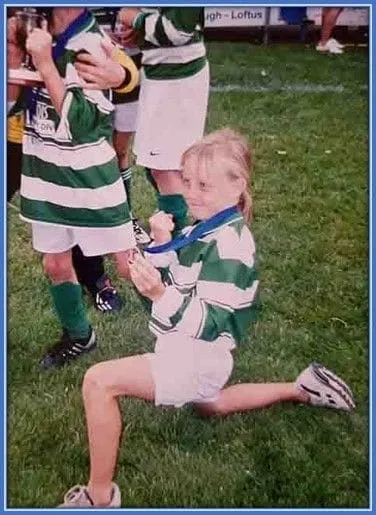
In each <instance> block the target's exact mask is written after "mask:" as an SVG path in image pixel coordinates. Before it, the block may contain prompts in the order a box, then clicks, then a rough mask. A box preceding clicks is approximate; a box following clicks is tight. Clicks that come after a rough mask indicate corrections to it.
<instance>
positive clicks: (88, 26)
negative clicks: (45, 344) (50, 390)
mask: <svg viewBox="0 0 376 515" xmlns="http://www.w3.org/2000/svg"><path fill="white" fill-rule="evenodd" d="M50 14H51V16H50V26H49V29H50V31H51V34H50V33H49V32H47V31H46V30H42V29H37V28H36V29H34V30H33V31H32V32H31V33H30V34H29V35H28V38H27V40H26V49H27V51H28V52H29V53H30V54H31V56H32V59H33V63H34V65H35V67H36V69H37V70H38V71H39V73H40V74H41V76H42V78H43V81H44V85H43V87H38V88H28V91H27V95H26V97H27V106H26V111H25V128H24V137H23V168H22V180H21V216H22V218H23V219H24V220H26V221H27V222H29V223H31V227H32V239H33V247H34V249H35V250H36V251H38V252H40V253H42V254H43V266H44V271H45V273H46V275H47V276H48V277H49V279H50V280H51V283H52V284H51V296H52V299H53V304H54V308H55V311H56V313H57V315H58V318H59V321H60V323H61V326H62V334H61V337H60V340H59V341H58V342H57V343H56V344H55V345H53V346H52V347H51V348H50V349H49V350H48V351H47V353H46V354H45V355H44V356H43V358H42V359H41V361H40V366H41V367H42V369H47V368H50V367H58V366H61V365H64V364H65V363H68V362H69V361H71V360H72V359H74V358H77V357H79V356H80V355H81V354H83V353H86V352H89V351H92V350H93V349H94V348H95V346H96V335H95V332H94V330H93V328H92V327H91V325H90V323H89V319H88V317H87V313H86V309H85V306H84V303H83V298H82V289H81V286H80V285H79V284H78V281H77V277H76V274H75V271H74V269H73V266H72V255H71V249H72V248H73V247H74V246H75V245H79V246H80V248H81V249H82V251H83V253H84V254H85V256H98V255H103V254H112V255H113V256H114V259H115V261H116V264H117V268H118V271H119V272H120V273H121V274H122V275H124V276H127V275H128V276H129V272H128V265H127V253H128V251H129V249H132V248H133V247H134V246H135V244H136V242H135V238H134V234H133V228H132V222H131V220H130V216H129V208H128V204H127V199H126V194H125V191H124V188H123V184H122V180H121V177H120V173H119V168H118V164H117V160H116V155H115V152H114V150H113V147H112V144H111V141H112V126H111V112H112V110H113V105H112V103H111V102H110V101H109V98H108V97H109V94H110V92H109V91H103V92H102V91H100V92H99V91H90V90H89V88H88V87H87V84H85V83H84V82H83V81H82V80H80V78H79V77H78V74H77V72H76V70H75V68H74V63H75V60H76V57H77V55H78V54H80V53H82V52H90V53H93V54H101V53H102V54H103V50H102V48H101V42H102V40H103V39H104V34H103V33H102V31H101V30H100V28H99V26H98V24H97V23H96V21H95V19H94V17H93V15H92V14H91V13H90V12H89V11H87V9H84V8H75V7H72V8H69V7H68V8H64V7H54V8H51V13H50ZM52 38H54V44H53V41H52ZM133 68H134V70H133V73H130V74H129V75H133V79H132V78H131V80H129V82H133V86H132V87H134V85H135V84H136V82H137V76H138V73H137V70H136V69H135V67H134V66H133V65H132V69H133ZM123 72H124V70H123ZM129 87H131V86H130V85H129Z"/></svg>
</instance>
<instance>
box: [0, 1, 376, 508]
mask: <svg viewBox="0 0 376 515" xmlns="http://www.w3.org/2000/svg"><path fill="white" fill-rule="evenodd" d="M374 1H375V0H371V1H370V2H367V3H365V2H360V1H349V0H342V1H341V2H330V1H327V0H324V1H321V2H314V1H308V0H307V1H306V2H304V3H296V2H295V3H294V2H289V1H287V0H282V1H279V2H270V1H264V2H254V3H253V2H239V1H238V2H236V1H234V0H215V1H213V0H209V1H203V2H197V1H186V2H184V3H183V2H179V1H175V2H174V1H168V0H167V1H166V0H165V1H163V2H157V4H158V5H179V6H180V5H181V6H189V5H198V6H213V7H215V6H221V5H222V6H239V7H243V6H244V7H245V6H260V7H261V6H282V5H283V6H304V7H305V6H325V5H328V6H348V7H369V9H370V16H369V20H370V23H369V43H370V44H369V56H370V58H369V77H370V78H369V84H370V88H369V106H370V110H369V406H370V414H369V454H370V460H369V508H363V509H343V508H341V509H334V508H333V509H332V508H331V509H309V508H307V509H275V510H272V509H251V508H249V509H236V510H229V509H217V510H215V509H205V510H204V509H195V510H193V509H192V510H190V509H184V510H182V509H179V510H177V509H176V510H174V509H129V510H126V509H122V510H121V511H126V512H127V513H132V514H133V513H136V512H141V511H147V512H178V511H184V512H188V513H191V512H192V513H193V512H198V511H207V512H214V513H217V512H218V513H219V512H229V511H231V512H234V511H239V512H240V511H243V512H244V511H246V512H252V513H254V514H256V513H263V512H274V513H280V512H281V513H282V512H295V513H304V512H307V511H309V512H311V513H312V512H317V513H318V512H320V511H335V512H339V513H343V512H347V511H348V512H352V513H363V512H373V486H374V477H373V460H372V454H373V445H372V443H373V424H372V399H373V381H372V370H373V366H372V365H373V352H372V339H373V338H372V336H373V332H374V328H375V322H374V321H373V317H372V313H373V292H374V288H373V286H374V278H373V274H372V261H373V236H374V226H373V216H374V215H373V205H372V199H373V197H374V193H375V191H374V184H373V180H372V171H373V168H372V147H373V131H372V129H373V127H372V121H373V114H374V105H373V102H372V96H373V83H372V71H373V70H372V63H373V59H372V50H373V49H374V48H375V44H374V43H375V35H374V30H373V27H375V23H374V22H375V17H376V8H373V2H374ZM51 4H52V5H71V6H74V5H82V3H80V2H77V1H66V0H65V1H64V0H62V1H60V2H56V3H55V2H53V3H49V2H38V3H37V4H35V3H32V2H30V1H24V2H17V1H14V0H13V1H12V0H10V1H5V2H4V1H3V0H1V12H2V20H3V52H2V54H1V59H2V62H1V66H2V81H1V93H2V98H3V103H2V108H1V114H2V122H3V123H2V124H1V131H2V134H1V135H2V141H3V174H2V178H3V179H2V180H1V181H0V198H1V208H2V224H0V235H1V236H0V241H1V252H0V255H1V269H2V270H3V280H2V282H1V299H0V301H1V303H2V307H3V315H2V317H0V334H2V337H3V355H2V371H3V395H2V396H1V409H0V414H1V415H0V416H1V418H2V424H0V427H1V438H0V440H1V450H2V453H1V456H2V460H3V468H2V476H3V477H2V481H0V499H1V502H0V513H6V512H14V511H16V512H20V513H24V512H37V513H39V512H41V513H42V512H43V513H49V512H51V513H54V512H56V510H53V509H31V508H30V509H24V508H20V509H16V508H7V507H6V502H7V483H6V480H7V459H6V452H7V443H6V435H7V417H6V413H7V344H6V342H7V337H6V334H7V323H6V321H7V268H6V266H7V262H6V242H7V228H6V73H5V65H6V37H5V27H6V7H7V6H8V7H11V6H26V5H30V6H35V5H37V6H38V5H40V6H42V5H49V6H51ZM85 4H86V5H89V6H93V7H94V6H102V5H103V1H98V0H93V1H92V2H90V3H88V2H85ZM109 5H110V6H116V5H121V6H124V5H125V3H124V2H120V1H113V2H111V3H110V4H109ZM109 5H107V6H109ZM131 5H132V6H136V5H139V6H146V5H155V3H154V4H153V2H152V1H150V0H145V1H143V2H139V1H136V2H131ZM354 115H355V113H354ZM58 511H59V512H61V510H58ZM74 511H84V510H74ZM95 511H100V512H101V513H112V512H113V510H111V511H109V510H107V511H106V510H95ZM116 511H120V510H116Z"/></svg>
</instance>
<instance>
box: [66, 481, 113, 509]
mask: <svg viewBox="0 0 376 515" xmlns="http://www.w3.org/2000/svg"><path fill="white" fill-rule="evenodd" d="M120 506H121V494H120V490H119V487H118V485H117V484H116V483H112V497H111V501H110V503H109V504H108V505H107V506H103V508H120ZM58 508H98V506H94V504H93V501H92V500H91V498H90V495H89V493H88V491H87V487H86V486H81V485H76V486H73V487H72V488H70V489H69V490H68V492H67V493H66V494H65V496H64V503H63V504H59V506H58Z"/></svg>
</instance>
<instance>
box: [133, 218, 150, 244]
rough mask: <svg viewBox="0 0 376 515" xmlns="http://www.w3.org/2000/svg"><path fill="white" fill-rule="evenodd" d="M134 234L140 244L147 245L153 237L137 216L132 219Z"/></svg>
mask: <svg viewBox="0 0 376 515" xmlns="http://www.w3.org/2000/svg"><path fill="white" fill-rule="evenodd" d="M132 223H133V231H134V236H135V238H136V241H137V243H138V245H147V244H148V243H150V242H151V238H150V236H149V235H148V233H147V232H146V231H145V230H144V229H143V228H142V227H141V225H140V224H139V223H138V220H137V218H133V219H132Z"/></svg>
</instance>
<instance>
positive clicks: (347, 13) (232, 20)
mask: <svg viewBox="0 0 376 515" xmlns="http://www.w3.org/2000/svg"><path fill="white" fill-rule="evenodd" d="M267 9H270V19H269V25H270V26H272V27H274V26H278V25H286V22H285V21H284V20H282V19H281V17H280V8H279V7H206V8H205V27H207V28H221V27H257V26H263V25H265V23H266V19H267V17H266V10H267ZM321 11H322V9H321V7H307V18H308V19H309V20H312V21H313V22H314V24H315V25H321ZM368 21H369V9H368V8H366V7H349V8H345V9H344V10H343V11H342V13H341V14H340V16H339V18H338V20H337V25H343V26H349V27H353V26H360V27H362V26H367V25H368Z"/></svg>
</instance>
